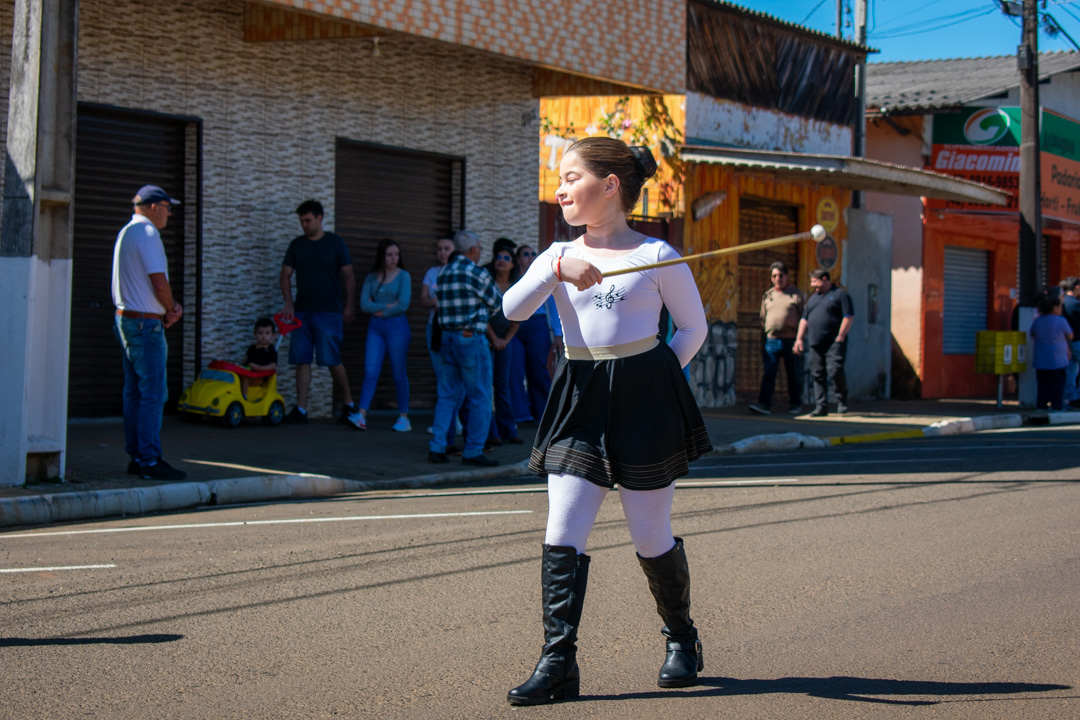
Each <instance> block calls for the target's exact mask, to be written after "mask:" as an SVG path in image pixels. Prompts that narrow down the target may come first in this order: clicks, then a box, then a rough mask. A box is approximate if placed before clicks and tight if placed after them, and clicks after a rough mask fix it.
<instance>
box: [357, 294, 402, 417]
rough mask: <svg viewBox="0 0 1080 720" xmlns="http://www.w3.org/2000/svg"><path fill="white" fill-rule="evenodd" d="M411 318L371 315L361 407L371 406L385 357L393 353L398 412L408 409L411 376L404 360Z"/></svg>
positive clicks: (362, 408) (392, 367)
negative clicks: (406, 369) (409, 319)
mask: <svg viewBox="0 0 1080 720" xmlns="http://www.w3.org/2000/svg"><path fill="white" fill-rule="evenodd" d="M409 336H410V333H409V321H408V319H406V317H405V316H404V315H395V316H394V317H388V318H385V317H378V316H372V318H371V322H370V323H368V329H367V340H366V341H365V342H364V384H363V386H362V387H361V389H360V409H361V410H364V411H366V410H367V409H368V408H369V407H371V398H373V397H375V386H376V385H377V384H378V382H379V373H381V372H382V366H383V359H385V357H386V354H387V353H389V354H390V370H391V371H392V372H393V374H394V390H395V391H397V406H398V412H399V413H405V412H409V376H408V375H407V374H406V372H405V360H406V356H407V355H408V354H409Z"/></svg>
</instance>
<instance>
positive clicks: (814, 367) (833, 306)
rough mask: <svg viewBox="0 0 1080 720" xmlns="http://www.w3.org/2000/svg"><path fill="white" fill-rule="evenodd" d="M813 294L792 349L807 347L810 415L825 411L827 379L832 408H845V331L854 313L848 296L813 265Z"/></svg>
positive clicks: (799, 350)
mask: <svg viewBox="0 0 1080 720" xmlns="http://www.w3.org/2000/svg"><path fill="white" fill-rule="evenodd" d="M810 287H812V288H814V291H815V292H814V294H813V295H811V296H810V298H809V299H808V300H807V301H806V308H805V309H804V310H803V316H802V319H801V320H799V335H798V337H797V338H796V339H795V348H794V350H795V352H796V353H801V352H803V351H804V350H806V351H807V364H808V365H809V366H810V375H811V376H812V377H813V378H814V409H813V411H812V412H811V413H810V415H811V416H814V417H821V416H823V415H828V414H829V412H828V408H827V403H828V397H829V395H828V392H829V380H832V383H833V389H834V390H835V391H836V412H837V413H839V414H841V415H842V414H844V413H846V412H847V409H848V408H847V394H848V393H847V377H846V376H845V375H844V360H845V358H846V356H847V334H848V331H849V330H850V329H851V323H852V322H853V319H854V317H855V311H854V309H853V308H852V306H851V298H850V297H848V294H847V292H846V291H845V290H844V289H843V288H842V287H839V286H838V285H833V284H832V279H831V278H830V277H829V271H828V270H822V269H821V268H817V269H816V270H813V271H811V273H810Z"/></svg>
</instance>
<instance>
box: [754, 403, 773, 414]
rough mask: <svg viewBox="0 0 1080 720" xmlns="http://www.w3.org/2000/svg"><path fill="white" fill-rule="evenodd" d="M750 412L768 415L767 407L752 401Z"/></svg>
mask: <svg viewBox="0 0 1080 720" xmlns="http://www.w3.org/2000/svg"><path fill="white" fill-rule="evenodd" d="M750 412H755V413H757V414H758V415H768V414H769V408H767V407H765V406H764V405H758V404H757V403H754V404H753V405H751V406H750Z"/></svg>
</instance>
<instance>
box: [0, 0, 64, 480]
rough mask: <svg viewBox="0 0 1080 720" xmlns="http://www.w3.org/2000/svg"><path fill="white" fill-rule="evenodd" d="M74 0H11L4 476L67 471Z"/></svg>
mask: <svg viewBox="0 0 1080 720" xmlns="http://www.w3.org/2000/svg"><path fill="white" fill-rule="evenodd" d="M78 17H79V10H78V2H77V1H76V0H16V2H15V12H14V22H13V23H12V26H13V32H12V43H11V54H12V63H11V87H10V93H9V103H8V117H7V123H8V133H7V145H6V148H5V150H6V152H5V162H4V200H3V211H2V215H0V303H2V304H0V344H2V345H0V356H2V357H3V358H4V360H3V363H2V365H0V485H19V484H22V483H23V482H24V481H25V480H26V478H27V475H28V474H29V475H33V476H53V475H59V476H61V477H62V476H63V473H64V451H65V447H66V443H67V379H68V337H69V326H70V323H71V229H72V211H73V206H72V192H73V189H74V181H75V165H74V160H75V106H76V80H75V75H76V56H77V51H78Z"/></svg>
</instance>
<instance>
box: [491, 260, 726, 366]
mask: <svg viewBox="0 0 1080 720" xmlns="http://www.w3.org/2000/svg"><path fill="white" fill-rule="evenodd" d="M559 256H562V257H574V258H580V259H581V260H585V261H586V262H590V263H592V264H593V265H595V266H596V267H597V268H598V269H599V270H600V272H609V271H611V270H618V269H620V268H625V267H632V266H640V265H648V264H650V263H655V262H660V261H663V260H671V259H674V258H678V257H680V256H679V253H678V251H676V250H675V248H673V247H671V245H669V244H667V243H666V242H664V241H663V240H659V239H657V238H647V239H646V240H645V241H644V242H642V243H641V245H640V246H639V247H638V248H637V249H636V250H634V251H633V252H631V253H629V254H627V255H622V256H619V257H600V256H598V255H594V254H592V253H590V252H589V251H588V249H586V248H584V247H582V246H580V245H578V244H576V243H573V242H566V243H553V244H552V245H551V246H550V247H549V248H548V249H547V250H545V251H544V252H542V253H540V255H539V256H537V258H536V260H535V261H534V262H533V264H532V265H531V266H530V267H529V270H528V272H526V273H525V276H524V277H523V278H521V279H520V280H518V281H517V283H515V284H514V285H513V286H512V287H511V288H510V289H509V290H507V291H506V293H505V294H504V295H503V313H504V314H505V315H506V317H507V318H508V319H510V320H515V321H518V322H522V321H525V320H528V319H529V317H530V316H531V315H532V314H533V312H535V311H536V309H537V308H538V307H540V305H541V304H542V303H543V302H544V300H545V299H546V298H547V296H548V295H551V294H552V293H554V295H555V304H556V305H557V306H558V308H559V315H560V316H561V318H562V325H563V340H564V342H565V343H566V345H568V346H570V347H603V346H610V345H623V344H625V343H632V342H637V341H640V340H644V339H646V338H649V337H655V336H656V335H657V333H658V332H659V331H660V308H661V307H662V306H664V305H666V306H667V309H668V312H669V313H671V319H672V320H673V321H674V322H675V327H676V328H677V331H676V332H675V335H674V336H673V337H672V338H671V343H670V345H671V349H672V350H673V351H674V352H675V355H676V357H678V358H679V363H680V364H681V365H682V366H683V367H686V365H687V363H689V362H690V360H691V358H693V357H694V354H695V353H697V351H698V350H699V349H700V348H701V346H702V345H703V344H704V342H705V332H706V322H705V310H704V308H702V306H701V296H700V295H699V294H698V290H697V285H696V284H695V282H694V275H693V273H691V272H690V268H688V267H687V266H686V265H685V264H681V263H680V264H678V265H668V266H667V267H662V268H654V269H652V270H643V271H641V272H633V273H627V274H625V275H616V276H615V277H611V278H604V281H603V282H602V283H601V284H600V285H594V286H592V287H591V288H589V289H588V290H585V291H580V290H578V289H577V288H576V287H574V286H573V285H571V284H570V283H566V282H559V280H558V278H556V277H555V272H554V270H553V269H552V264H553V262H554V260H555V258H557V257H559Z"/></svg>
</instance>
